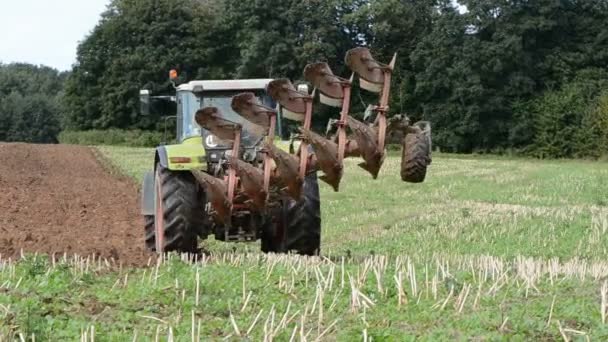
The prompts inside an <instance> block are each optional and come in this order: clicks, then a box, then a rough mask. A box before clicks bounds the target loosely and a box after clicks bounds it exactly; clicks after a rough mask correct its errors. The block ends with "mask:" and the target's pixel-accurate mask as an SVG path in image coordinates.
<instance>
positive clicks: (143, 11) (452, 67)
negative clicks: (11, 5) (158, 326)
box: [0, 0, 608, 157]
mask: <svg viewBox="0 0 608 342" xmlns="http://www.w3.org/2000/svg"><path fill="white" fill-rule="evenodd" d="M607 22H608V1H607V0H597V1H577V0H537V1H527V0H460V1H459V5H455V4H454V2H453V1H452V0H304V1H302V0H264V1H261V0H255V1H241V0H145V1H141V0H113V1H112V2H111V3H110V5H109V6H108V8H107V10H106V11H105V13H103V15H102V17H101V19H100V21H99V23H98V24H97V25H96V26H95V28H94V29H93V30H92V31H91V32H90V34H89V35H88V36H87V37H86V39H84V40H83V41H82V43H81V44H80V45H79V47H78V54H77V60H76V62H75V64H74V67H73V70H71V72H70V73H69V75H68V76H67V77H65V76H64V75H60V74H58V73H57V77H58V79H59V80H60V81H62V84H61V85H60V86H59V85H58V86H57V88H56V89H59V91H58V92H57V93H55V95H53V96H55V97H53V98H54V99H57V98H60V107H61V110H60V111H59V112H58V111H56V110H55V109H56V108H57V106H58V105H57V101H49V108H55V109H53V110H54V111H52V113H60V114H57V115H55V116H52V115H49V117H54V118H55V121H54V122H56V123H60V126H61V128H62V129H68V130H90V129H101V130H103V129H109V128H122V129H145V130H155V129H159V128H160V127H159V123H160V122H161V120H160V117H159V114H156V115H152V116H145V117H144V116H141V115H140V113H139V104H138V90H139V89H141V88H147V89H150V90H152V91H153V92H155V93H169V92H171V90H172V87H171V84H170V82H169V81H168V79H167V71H168V70H170V69H173V68H176V69H178V70H179V72H180V75H181V76H180V77H181V78H182V80H183V81H188V80H192V79H229V78H250V77H289V78H291V79H292V80H301V79H302V69H303V68H304V66H305V65H306V64H307V63H310V62H315V61H326V62H328V63H329V64H330V65H331V66H332V68H333V69H334V72H335V73H337V74H339V75H342V76H348V71H347V69H346V68H345V66H344V60H343V58H344V55H345V53H346V51H347V50H348V49H350V48H353V47H356V46H368V47H370V48H371V49H372V51H373V53H374V54H375V56H376V57H377V59H378V60H380V61H388V60H390V58H391V56H392V55H393V53H395V52H396V53H397V54H398V63H397V67H396V70H395V71H394V83H393V90H392V91H393V94H392V101H391V114H396V113H405V114H407V115H409V116H410V117H411V118H413V119H416V120H417V119H424V120H428V121H431V122H432V125H433V138H434V146H436V147H438V148H440V149H441V150H442V151H447V152H464V153H468V152H494V153H501V152H509V151H513V152H517V153H525V154H529V155H534V156H538V157H600V156H604V155H606V154H608V25H606V23H607ZM8 67H15V66H8ZM5 68H7V66H3V67H0V70H2V69H5ZM0 75H2V74H0ZM0 77H1V76H0ZM63 81H64V82H63ZM2 87H5V84H4V83H2V80H0V94H2V99H3V100H1V101H2V102H1V103H4V102H7V100H6V99H7V98H8V97H5V94H3V90H2ZM9 87H10V85H9ZM6 92H7V91H6V89H5V90H4V93H6ZM11 92H12V91H11ZM26 95H27V94H26ZM12 96H13V97H14V96H17V95H12ZM21 96H24V95H23V94H22V95H21ZM354 98H355V99H359V100H360V101H359V100H358V101H357V102H360V104H359V105H358V106H356V107H355V109H356V110H362V107H363V105H364V103H367V102H372V101H373V98H370V97H369V95H368V94H365V93H360V94H359V93H355V94H354ZM9 102H10V101H9ZM1 103H0V105H1ZM51 103H52V105H51ZM0 108H2V112H1V114H0V115H2V116H0V134H4V133H2V132H5V127H8V126H6V125H7V121H6V119H4V121H2V120H3V119H2V118H6V117H9V118H11V117H12V116H11V115H10V114H8V115H7V114H6V113H11V112H9V111H6V112H5V111H4V107H0ZM318 110H319V113H317V116H316V124H317V125H322V124H323V123H324V122H326V119H327V117H328V116H331V115H336V113H335V112H334V111H333V110H331V109H328V108H322V107H320V106H319V107H318ZM15 118H17V116H15ZM9 121H10V120H9ZM14 121H18V120H17V119H16V120H14ZM3 125H4V126H3ZM11 125H12V126H11V127H13V126H14V127H19V124H11ZM50 126H52V125H50ZM55 127H56V126H55ZM13 131H15V132H17V131H19V129H18V128H17V129H15V128H13ZM6 132H8V131H6ZM51 133H52V132H51ZM51 135H52V134H51ZM10 137H11V136H9V137H8V138H9V139H10ZM2 139H7V136H6V134H5V135H4V136H3V135H0V140H2Z"/></svg>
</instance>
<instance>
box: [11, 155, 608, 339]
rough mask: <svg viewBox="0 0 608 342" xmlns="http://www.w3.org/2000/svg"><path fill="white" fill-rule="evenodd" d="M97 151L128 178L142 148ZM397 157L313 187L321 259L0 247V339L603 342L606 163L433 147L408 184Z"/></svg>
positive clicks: (146, 161) (607, 304)
mask: <svg viewBox="0 0 608 342" xmlns="http://www.w3.org/2000/svg"><path fill="white" fill-rule="evenodd" d="M99 152H100V153H101V155H102V156H103V158H102V160H109V161H112V163H113V164H114V167H115V170H118V171H120V172H123V173H124V174H125V175H128V176H130V177H132V178H133V179H134V180H136V181H137V182H139V180H141V178H142V176H143V172H144V171H145V170H146V169H148V168H149V167H150V166H151V165H150V164H151V160H152V158H153V150H151V149H135V148H119V147H100V148H99ZM398 164H399V158H398V157H389V158H388V159H387V161H386V164H385V166H384V168H383V171H382V172H381V175H380V177H379V179H378V180H376V181H374V180H372V179H371V178H370V177H368V176H367V175H366V174H365V173H364V172H363V171H362V170H361V169H359V168H358V167H357V166H356V161H348V163H347V171H346V176H345V177H344V179H343V181H342V186H341V192H340V193H334V192H333V191H331V190H330V188H329V186H327V185H325V184H322V185H321V187H322V188H321V198H322V218H323V236H322V254H323V256H322V257H321V258H302V257H297V256H280V255H264V254H261V253H259V252H258V250H259V246H258V245H257V244H252V245H231V244H222V243H218V242H214V241H205V242H203V245H204V247H205V249H207V250H208V251H210V254H209V255H207V256H205V257H203V258H202V259H201V260H198V262H196V263H194V264H193V263H190V262H187V261H183V260H182V257H180V256H177V255H173V256H170V257H168V258H166V259H161V260H156V259H154V258H152V257H150V260H149V266H148V267H126V266H124V265H121V264H120V263H119V262H116V261H113V260H112V259H108V260H96V261H95V260H92V259H85V258H77V257H70V256H67V255H66V256H64V257H61V258H57V259H55V260H49V259H48V258H45V257H41V256H34V255H29V256H27V257H26V258H25V259H24V260H22V261H19V262H14V261H11V260H8V259H6V258H3V259H2V260H0V340H2V339H3V338H2V337H3V336H4V337H5V338H6V339H11V338H16V339H19V338H20V337H21V338H23V339H27V338H30V337H31V336H35V337H36V340H46V339H50V340H66V339H68V340H74V339H77V338H88V339H89V340H93V339H94V340H97V341H125V340H141V341H144V340H162V341H185V340H224V339H226V340H233V341H243V340H252V341H258V340H259V341H261V340H266V341H270V340H278V341H290V340H295V341H300V340H307V341H315V340H322V341H326V340H338V341H352V340H363V341H372V340H373V341H404V340H414V339H417V340H429V341H436V340H479V341H485V340H516V341H517V340H522V341H523V340H547V341H552V340H583V341H585V340H607V339H608V326H607V325H606V314H607V310H608V282H607V279H608V207H607V205H608V195H607V194H608V164H606V163H595V162H584V161H550V162H547V161H536V160H527V159H503V158H496V157H484V158H472V157H469V158H467V157H456V156H450V155H440V156H436V157H435V158H434V161H433V165H431V167H430V172H429V175H428V179H427V182H426V183H424V184H421V185H412V184H405V183H402V182H401V181H400V180H399V176H398V168H399V165H398ZM133 230H134V231H136V232H138V231H141V229H140V227H133ZM138 241H139V240H138ZM137 243H139V242H137Z"/></svg>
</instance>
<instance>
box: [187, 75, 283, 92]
mask: <svg viewBox="0 0 608 342" xmlns="http://www.w3.org/2000/svg"><path fill="white" fill-rule="evenodd" d="M271 81H273V79H271V78H256V79H246V80H207V81H191V82H188V83H184V84H181V85H180V86H178V87H177V90H178V91H179V90H182V91H193V90H194V88H195V87H197V88H198V87H200V86H202V87H203V89H202V90H203V91H221V90H258V89H261V90H263V89H266V86H267V85H268V83H270V82H271Z"/></svg>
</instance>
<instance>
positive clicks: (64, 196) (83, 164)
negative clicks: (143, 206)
mask: <svg viewBox="0 0 608 342" xmlns="http://www.w3.org/2000/svg"><path fill="white" fill-rule="evenodd" d="M138 202H139V192H138V189H137V186H136V185H135V184H134V183H133V182H132V181H131V180H129V179H126V178H120V177H116V176H113V175H111V174H110V173H109V172H107V168H104V166H103V165H102V164H101V163H100V162H99V161H98V160H97V158H96V157H95V155H94V153H93V151H92V150H91V149H90V148H87V147H82V146H65V145H30V144H4V143H2V144H0V254H1V255H2V258H6V257H14V258H17V257H19V256H20V255H21V251H22V250H23V252H24V253H26V254H27V253H34V252H38V253H44V254H48V255H52V254H63V253H67V254H68V255H74V254H76V255H80V256H85V257H86V256H96V257H101V258H108V259H109V258H113V259H114V260H116V261H117V262H120V263H122V264H124V265H145V264H146V263H147V262H148V259H149V258H150V256H151V255H150V254H149V253H147V252H146V251H145V249H144V234H143V219H142V217H141V215H140V213H139V209H138V208H139V203H138Z"/></svg>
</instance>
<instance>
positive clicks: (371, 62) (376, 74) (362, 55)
mask: <svg viewBox="0 0 608 342" xmlns="http://www.w3.org/2000/svg"><path fill="white" fill-rule="evenodd" d="M391 64H393V63H391ZM346 65H347V66H348V67H349V68H350V69H351V70H352V71H353V72H355V73H357V74H358V75H359V77H360V79H359V83H360V85H361V88H363V89H365V90H367V91H371V92H373V93H379V92H381V91H382V88H383V86H384V82H385V77H384V70H386V69H392V67H391V66H390V65H386V64H382V63H380V62H378V61H376V60H375V59H374V57H373V56H372V54H371V52H370V51H369V49H368V48H364V47H359V48H354V49H352V50H349V51H348V52H347V53H346Z"/></svg>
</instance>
